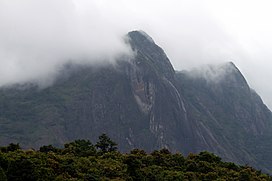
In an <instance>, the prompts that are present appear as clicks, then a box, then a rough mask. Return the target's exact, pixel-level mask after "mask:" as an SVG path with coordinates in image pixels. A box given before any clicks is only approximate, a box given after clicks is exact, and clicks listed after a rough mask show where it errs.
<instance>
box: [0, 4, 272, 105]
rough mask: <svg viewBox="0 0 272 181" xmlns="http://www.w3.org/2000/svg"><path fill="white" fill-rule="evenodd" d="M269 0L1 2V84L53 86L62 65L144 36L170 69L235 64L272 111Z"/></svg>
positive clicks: (107, 54) (114, 52) (107, 55)
mask: <svg viewBox="0 0 272 181" xmlns="http://www.w3.org/2000/svg"><path fill="white" fill-rule="evenodd" d="M271 5H272V2H271V1H269V0H258V1H257V0H235V1H234V0H205V1H204V0H167V1H166V0H164V1H163V0H114V1H111V0H23V1H22V0H0V85H5V84H9V83H17V82H25V81H29V80H33V81H36V80H39V81H43V82H48V81H51V79H52V77H53V76H52V75H56V74H57V72H58V67H59V66H61V65H62V64H63V63H65V62H67V60H69V61H75V62H78V61H80V62H78V63H82V62H83V63H86V62H90V63H94V62H95V60H98V59H101V58H102V59H114V57H116V56H118V55H119V54H120V53H130V50H129V48H128V47H126V46H125V45H124V44H123V43H122V36H123V35H124V34H126V33H127V32H128V31H131V30H135V29H136V30H137V29H141V30H144V31H146V32H147V33H148V34H149V35H150V36H151V37H153V39H154V40H155V42H156V43H157V44H159V45H160V46H161V47H162V48H163V49H164V50H165V51H166V53H167V55H168V56H169V58H170V59H171V61H172V63H173V65H174V67H175V69H177V70H181V69H189V68H192V67H195V66H199V65H201V64H207V63H221V62H226V61H233V62H234V63H235V64H236V65H237V66H238V67H239V69H240V70H241V71H242V73H243V74H244V75H245V77H246V79H247V80H248V82H249V83H250V85H251V87H252V88H254V89H255V90H256V91H257V92H258V93H259V94H260V95H261V96H262V98H263V99H264V101H265V102H266V103H267V104H268V105H269V106H270V107H272V96H271V94H270V93H271V92H272V85H270V78H271V77H272V71H270V68H271V64H272V62H271V57H272V53H271V51H270V49H271V48H272V36H271V32H272V21H271V20H270V19H271V17H272V11H271V10H270V7H271Z"/></svg>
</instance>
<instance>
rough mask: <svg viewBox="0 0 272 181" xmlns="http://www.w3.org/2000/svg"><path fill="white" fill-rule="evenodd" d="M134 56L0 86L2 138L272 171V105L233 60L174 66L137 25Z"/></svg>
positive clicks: (2, 141) (24, 143)
mask: <svg viewBox="0 0 272 181" xmlns="http://www.w3.org/2000/svg"><path fill="white" fill-rule="evenodd" d="M127 37H128V38H127V41H128V42H127V43H128V44H130V46H131V48H132V49H133V51H134V52H135V55H134V57H133V58H130V60H126V58H123V59H120V60H119V61H118V62H117V63H116V64H114V65H103V66H99V67H95V66H89V67H82V66H76V65H69V66H67V67H66V68H65V70H63V72H64V73H63V74H62V76H60V77H59V78H58V80H57V81H56V82H55V84H54V85H52V86H50V87H47V88H45V89H39V88H38V87H37V86H35V85H31V84H30V85H24V86H23V87H22V86H12V87H8V88H7V87H6V88H2V89H1V90H0V144H1V145H4V144H8V143H10V142H19V143H20V144H21V145H22V146H23V147H25V148H29V147H34V148H38V147H39V146H42V145H46V144H53V145H56V146H58V145H61V144H63V143H65V142H67V141H71V140H74V139H89V140H91V141H93V142H95V141H96V139H97V137H98V136H99V135H101V134H102V133H106V134H108V135H109V136H110V137H111V138H112V139H113V140H115V141H116V142H117V143H118V144H119V149H120V150H121V151H124V152H125V151H129V150H131V149H133V148H140V149H145V150H147V151H152V150H154V149H160V148H163V147H164V148H168V149H169V150H171V151H174V152H176V151H181V152H182V153H184V154H188V153H189V152H199V151H202V150H208V151H212V152H214V153H216V154H218V155H220V156H221V157H223V158H224V159H225V160H227V161H234V162H236V163H241V164H250V165H253V166H256V167H257V168H260V169H262V170H264V171H268V172H269V171H270V170H271V169H272V166H271V165H272V156H271V155H272V144H271V143H270V142H271V141H270V140H271V139H272V131H271V130H272V125H271V123H272V119H271V112H270V110H269V109H268V108H267V107H266V106H265V105H264V104H263V102H262V100H261V98H260V97H259V96H258V95H257V93H256V92H254V91H253V90H252V89H251V88H250V87H249V86H248V84H247V82H246V80H245V78H244V77H243V75H242V74H241V73H240V71H239V70H238V68H237V67H236V66H235V65H234V64H233V63H231V62H229V63H225V64H222V65H217V66H206V67H201V68H199V69H195V70H192V71H182V72H176V71H175V70H174V69H173V67H172V65H171V63H170V61H169V59H168V58H167V56H166V54H165V53H164V51H163V50H162V49H161V48H160V47H159V46H158V45H156V44H155V42H154V41H153V40H152V38H150V37H149V36H148V35H146V34H145V33H144V32H141V31H133V32H130V33H128V35H127Z"/></svg>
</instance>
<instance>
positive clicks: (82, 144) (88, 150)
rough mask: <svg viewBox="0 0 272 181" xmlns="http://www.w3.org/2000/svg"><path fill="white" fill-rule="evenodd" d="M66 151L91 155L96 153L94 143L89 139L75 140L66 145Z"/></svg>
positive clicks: (79, 154)
mask: <svg viewBox="0 0 272 181" xmlns="http://www.w3.org/2000/svg"><path fill="white" fill-rule="evenodd" d="M63 152H64V153H72V154H74V155H76V156H83V157H87V156H91V155H95V154H96V150H95V147H94V145H93V144H92V143H91V142H90V141H89V140H75V141H73V142H71V143H67V144H65V145H64V151H63Z"/></svg>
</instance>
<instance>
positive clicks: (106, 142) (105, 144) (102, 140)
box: [95, 133, 117, 153]
mask: <svg viewBox="0 0 272 181" xmlns="http://www.w3.org/2000/svg"><path fill="white" fill-rule="evenodd" d="M98 139H99V141H98V142H97V143H96V145H95V146H96V148H98V149H100V150H101V151H102V152H103V153H106V152H111V151H116V150H117V144H116V143H115V142H114V141H112V140H111V139H110V138H109V137H108V136H107V135H106V134H104V133H103V134H102V135H101V136H99V138H98Z"/></svg>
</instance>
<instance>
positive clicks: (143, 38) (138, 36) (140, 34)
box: [128, 30, 155, 43]
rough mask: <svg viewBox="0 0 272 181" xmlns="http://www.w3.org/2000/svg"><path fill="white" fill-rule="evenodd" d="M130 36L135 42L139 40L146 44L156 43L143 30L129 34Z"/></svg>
mask: <svg viewBox="0 0 272 181" xmlns="http://www.w3.org/2000/svg"><path fill="white" fill-rule="evenodd" d="M128 36H129V37H130V38H131V39H133V40H135V39H137V40H140V41H144V42H150V43H155V42H154V40H153V39H152V38H151V37H150V36H149V35H148V34H147V33H146V32H144V31H143V30H135V31H131V32H129V33H128Z"/></svg>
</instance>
